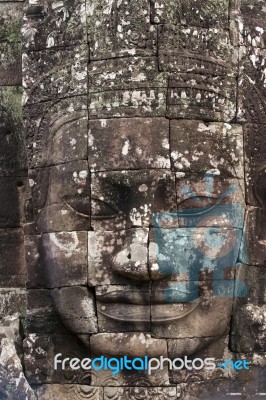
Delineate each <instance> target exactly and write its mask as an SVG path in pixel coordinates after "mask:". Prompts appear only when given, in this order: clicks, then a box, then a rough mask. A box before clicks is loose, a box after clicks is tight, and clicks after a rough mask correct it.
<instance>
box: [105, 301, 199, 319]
mask: <svg viewBox="0 0 266 400" xmlns="http://www.w3.org/2000/svg"><path fill="white" fill-rule="evenodd" d="M200 303H201V299H198V301H194V302H191V303H167V304H151V305H150V304H146V305H140V304H129V303H128V304H125V303H117V304H114V303H106V302H99V303H98V313H99V314H102V315H104V316H105V317H107V318H110V319H112V320H114V321H120V322H132V323H140V322H153V323H166V322H170V321H175V320H178V319H181V318H184V317H186V316H187V315H189V314H190V313H192V312H193V311H194V310H195V308H197V307H198V306H199V304H200Z"/></svg>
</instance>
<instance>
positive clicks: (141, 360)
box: [54, 353, 250, 375]
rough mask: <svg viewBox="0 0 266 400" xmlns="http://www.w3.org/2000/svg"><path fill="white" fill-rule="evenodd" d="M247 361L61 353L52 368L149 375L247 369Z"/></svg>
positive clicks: (57, 355) (55, 358)
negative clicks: (67, 355) (93, 356)
mask: <svg viewBox="0 0 266 400" xmlns="http://www.w3.org/2000/svg"><path fill="white" fill-rule="evenodd" d="M249 364H250V363H249V362H248V361H247V360H246V359H244V360H235V361H233V360H224V361H222V362H221V361H219V362H216V361H215V358H212V357H208V358H204V359H202V358H194V359H192V360H190V359H189V358H188V357H187V356H185V357H184V358H183V359H182V358H175V359H174V360H171V359H170V358H166V357H163V356H161V357H159V358H149V357H148V356H144V357H135V358H133V359H130V358H128V357H127V356H123V357H119V358H117V357H112V358H107V357H105V356H100V357H96V358H93V359H90V358H83V359H79V358H69V357H66V358H62V353H58V354H56V356H55V357H54V369H55V370H58V369H60V370H66V369H71V370H79V369H82V370H85V371H89V370H94V371H101V370H104V371H108V370H109V371H112V375H117V374H118V373H119V372H120V371H146V372H147V373H148V375H151V374H152V373H153V371H156V370H162V369H164V368H168V369H169V370H171V371H180V370H183V369H186V370H191V371H192V370H197V371H199V370H202V369H205V370H214V369H216V368H223V369H224V370H227V369H231V370H238V371H240V370H242V369H245V370H249V369H250V367H249Z"/></svg>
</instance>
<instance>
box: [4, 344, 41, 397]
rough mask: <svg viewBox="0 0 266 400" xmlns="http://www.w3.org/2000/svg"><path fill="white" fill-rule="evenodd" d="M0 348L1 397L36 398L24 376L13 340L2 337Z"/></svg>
mask: <svg viewBox="0 0 266 400" xmlns="http://www.w3.org/2000/svg"><path fill="white" fill-rule="evenodd" d="M0 350H1V354H0V379H1V388H0V396H1V398H2V399H8V398H13V399H28V400H37V397H36V395H35V393H34V391H33V389H32V388H31V387H30V385H29V383H28V382H27V380H26V378H25V376H24V371H23V366H22V364H21V360H20V359H19V357H18V354H17V351H16V347H15V344H14V342H13V341H12V340H11V339H10V338H3V339H2V340H1V347H0ZM10 396H12V397H10Z"/></svg>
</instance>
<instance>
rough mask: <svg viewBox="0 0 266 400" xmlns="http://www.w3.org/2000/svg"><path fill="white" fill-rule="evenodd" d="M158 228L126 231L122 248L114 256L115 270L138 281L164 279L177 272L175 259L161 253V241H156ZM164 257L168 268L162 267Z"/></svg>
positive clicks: (113, 264)
mask: <svg viewBox="0 0 266 400" xmlns="http://www.w3.org/2000/svg"><path fill="white" fill-rule="evenodd" d="M155 231H156V233H158V232H157V230H155V229H149V228H134V229H129V230H128V231H126V235H125V237H124V240H123V244H122V246H121V247H120V250H119V251H117V252H114V255H113V257H112V270H113V272H115V273H117V274H119V275H122V276H124V277H126V278H129V279H133V280H137V281H149V280H158V279H163V278H165V277H167V276H171V275H172V274H173V273H175V272H176V271H175V268H174V267H173V265H172V264H171V262H172V261H173V260H172V259H171V257H170V258H167V255H166V256H163V255H162V254H160V243H159V242H158V243H156V240H157V239H158V234H157V235H156V234H155V233H154V232H155ZM160 257H164V260H166V261H167V268H162V265H163V263H164V260H162V259H161V258H160Z"/></svg>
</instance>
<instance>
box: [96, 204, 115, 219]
mask: <svg viewBox="0 0 266 400" xmlns="http://www.w3.org/2000/svg"><path fill="white" fill-rule="evenodd" d="M91 214H92V215H91V218H92V219H94V220H95V219H111V218H115V217H116V216H117V214H118V210H116V208H115V207H114V206H113V205H112V206H111V205H110V204H108V203H106V202H105V201H103V200H99V199H91Z"/></svg>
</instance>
